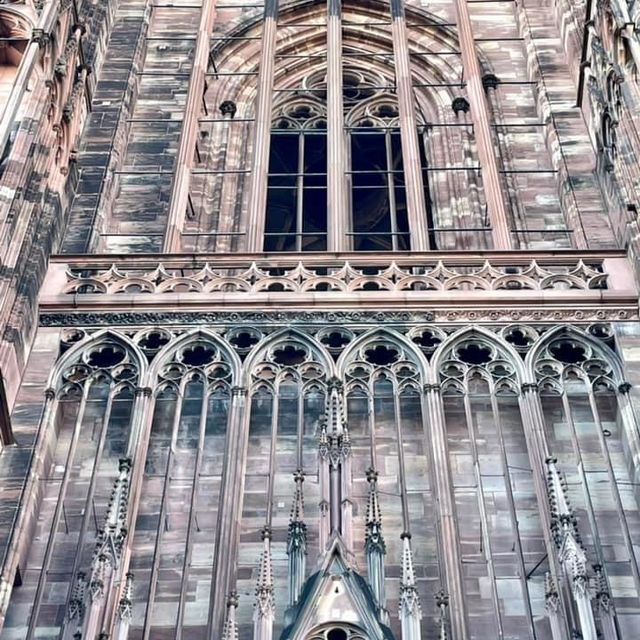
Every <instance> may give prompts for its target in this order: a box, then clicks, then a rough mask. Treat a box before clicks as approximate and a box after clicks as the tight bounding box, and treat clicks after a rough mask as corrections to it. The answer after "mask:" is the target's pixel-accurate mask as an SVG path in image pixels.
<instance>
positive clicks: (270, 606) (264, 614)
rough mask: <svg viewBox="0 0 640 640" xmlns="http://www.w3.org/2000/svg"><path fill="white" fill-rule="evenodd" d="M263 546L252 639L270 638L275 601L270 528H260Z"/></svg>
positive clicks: (267, 639)
mask: <svg viewBox="0 0 640 640" xmlns="http://www.w3.org/2000/svg"><path fill="white" fill-rule="evenodd" d="M262 541H263V544H264V548H263V550H262V555H261V556H260V571H259V574H258V585H257V587H256V605H255V612H254V617H253V621H254V624H253V640H271V639H272V637H273V619H274V615H275V602H274V599H273V567H272V564H271V529H270V528H269V527H267V526H265V527H264V528H263V529H262Z"/></svg>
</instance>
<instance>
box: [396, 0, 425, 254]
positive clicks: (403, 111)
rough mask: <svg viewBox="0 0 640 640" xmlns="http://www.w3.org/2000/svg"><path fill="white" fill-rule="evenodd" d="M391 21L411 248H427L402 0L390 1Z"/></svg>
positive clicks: (418, 142)
mask: <svg viewBox="0 0 640 640" xmlns="http://www.w3.org/2000/svg"><path fill="white" fill-rule="evenodd" d="M391 20H392V23H391V33H392V36H393V53H394V57H395V71H396V90H397V93H398V111H399V114H400V135H401V140H402V162H403V167H404V175H405V185H406V187H405V190H406V195H407V215H408V218H409V230H410V231H411V249H412V250H413V251H428V250H429V248H430V247H429V230H428V222H427V204H426V199H425V195H424V184H423V182H422V166H421V161H420V147H419V145H420V141H419V139H418V124H417V121H416V111H415V105H414V95H413V85H412V80H411V59H410V57H409V35H408V33H407V21H406V19H405V14H404V7H403V2H402V0H391Z"/></svg>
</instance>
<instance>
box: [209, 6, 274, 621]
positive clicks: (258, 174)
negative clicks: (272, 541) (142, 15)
mask: <svg viewBox="0 0 640 640" xmlns="http://www.w3.org/2000/svg"><path fill="white" fill-rule="evenodd" d="M278 4H279V0H265V5H264V20H263V22H262V25H263V27H262V28H263V32H262V50H261V53H260V73H259V76H258V95H257V107H256V121H255V144H254V152H253V162H252V166H251V187H250V191H249V206H248V212H247V219H246V220H245V227H246V233H247V236H246V238H247V239H246V250H247V251H248V252H250V253H258V252H260V251H262V250H263V247H264V230H265V222H266V214H267V211H266V209H267V174H268V172H269V151H270V148H271V111H272V106H273V81H274V72H275V53H276V35H277V27H278ZM223 604H224V603H223ZM221 611H223V610H222V609H221ZM223 613H224V611H223Z"/></svg>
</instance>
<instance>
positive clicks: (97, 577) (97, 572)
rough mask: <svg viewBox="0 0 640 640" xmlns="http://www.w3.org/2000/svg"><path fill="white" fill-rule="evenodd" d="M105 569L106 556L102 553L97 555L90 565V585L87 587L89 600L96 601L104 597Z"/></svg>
mask: <svg viewBox="0 0 640 640" xmlns="http://www.w3.org/2000/svg"><path fill="white" fill-rule="evenodd" d="M106 569H107V556H106V555H105V554H104V553H101V554H99V555H98V556H97V557H96V558H94V561H93V563H92V570H91V584H90V585H89V593H90V595H91V600H96V599H97V598H101V597H102V596H103V595H104V579H105V573H106Z"/></svg>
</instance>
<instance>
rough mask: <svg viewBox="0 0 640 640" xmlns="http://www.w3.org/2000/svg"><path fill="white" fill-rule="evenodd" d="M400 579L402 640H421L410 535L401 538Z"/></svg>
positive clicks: (420, 612)
mask: <svg viewBox="0 0 640 640" xmlns="http://www.w3.org/2000/svg"><path fill="white" fill-rule="evenodd" d="M401 538H402V577H401V579H400V624H401V627H402V640H421V637H422V636H421V632H420V620H421V619H422V609H421V607H420V597H419V596H418V589H417V588H416V574H415V571H414V568H413V553H412V551H411V534H410V533H407V532H405V533H403V534H402V536H401Z"/></svg>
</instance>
